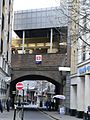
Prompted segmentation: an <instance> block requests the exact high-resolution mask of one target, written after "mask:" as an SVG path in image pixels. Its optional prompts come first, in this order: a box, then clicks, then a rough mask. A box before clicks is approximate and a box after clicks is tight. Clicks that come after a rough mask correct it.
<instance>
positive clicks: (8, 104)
mask: <svg viewBox="0 0 90 120" xmlns="http://www.w3.org/2000/svg"><path fill="white" fill-rule="evenodd" d="M6 106H7V111H8V112H9V110H10V100H8V99H7V101H6Z"/></svg>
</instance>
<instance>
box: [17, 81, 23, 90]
mask: <svg viewBox="0 0 90 120" xmlns="http://www.w3.org/2000/svg"><path fill="white" fill-rule="evenodd" d="M23 88H24V85H23V83H22V82H18V83H17V84H16V89H17V90H22V89H23Z"/></svg>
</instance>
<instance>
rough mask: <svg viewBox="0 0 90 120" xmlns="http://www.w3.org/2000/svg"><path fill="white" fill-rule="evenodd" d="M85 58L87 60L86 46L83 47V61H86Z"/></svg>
mask: <svg viewBox="0 0 90 120" xmlns="http://www.w3.org/2000/svg"><path fill="white" fill-rule="evenodd" d="M85 58H86V46H85V45H84V46H83V47H82V61H84V60H85Z"/></svg>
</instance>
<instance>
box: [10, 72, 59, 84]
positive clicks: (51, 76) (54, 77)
mask: <svg viewBox="0 0 90 120" xmlns="http://www.w3.org/2000/svg"><path fill="white" fill-rule="evenodd" d="M31 76H32V77H31ZM36 76H37V77H38V80H39V79H40V80H43V79H44V78H45V79H46V80H50V81H51V82H52V83H53V81H56V82H57V83H61V80H60V78H61V76H60V73H59V71H48V70H47V71H45V70H44V71H29V70H14V74H12V81H15V80H17V79H18V78H20V79H21V80H22V79H23V78H24V79H33V80H34V79H35V80H36V79H37V78H36Z"/></svg>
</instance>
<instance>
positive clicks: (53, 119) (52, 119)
mask: <svg viewBox="0 0 90 120" xmlns="http://www.w3.org/2000/svg"><path fill="white" fill-rule="evenodd" d="M38 111H39V112H41V113H42V114H44V115H46V116H48V117H49V118H50V119H51V120H57V119H55V118H52V117H51V116H50V115H48V114H47V113H45V112H42V111H41V110H39V109H38Z"/></svg>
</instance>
